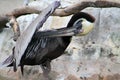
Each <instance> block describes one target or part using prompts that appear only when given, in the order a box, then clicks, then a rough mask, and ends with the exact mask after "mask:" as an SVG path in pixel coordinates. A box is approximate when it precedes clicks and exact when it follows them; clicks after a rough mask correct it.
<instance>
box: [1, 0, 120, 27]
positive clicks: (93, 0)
mask: <svg viewBox="0 0 120 80" xmlns="http://www.w3.org/2000/svg"><path fill="white" fill-rule="evenodd" d="M87 7H100V8H106V7H118V8H119V7H120V1H119V0H114V1H113V0H82V1H80V2H77V4H74V5H71V6H68V7H66V8H63V9H56V10H55V12H54V13H53V14H52V16H68V15H71V14H74V13H77V12H79V11H81V10H83V9H85V8H87ZM40 12H41V9H39V10H38V9H36V8H34V7H30V6H28V7H21V8H17V9H14V10H13V11H11V12H8V13H7V14H4V15H0V28H2V27H3V26H4V25H5V24H6V22H8V21H9V20H10V19H11V16H14V17H19V16H21V15H25V14H31V13H37V14H38V13H40Z"/></svg>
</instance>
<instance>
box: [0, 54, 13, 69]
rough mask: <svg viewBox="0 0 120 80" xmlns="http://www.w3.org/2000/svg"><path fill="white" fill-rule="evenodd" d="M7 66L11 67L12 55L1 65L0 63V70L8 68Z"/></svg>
mask: <svg viewBox="0 0 120 80" xmlns="http://www.w3.org/2000/svg"><path fill="white" fill-rule="evenodd" d="M9 66H13V55H10V56H9V57H8V58H7V59H5V60H4V61H3V62H2V63H0V68H4V67H9Z"/></svg>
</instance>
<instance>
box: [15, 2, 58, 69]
mask: <svg viewBox="0 0 120 80" xmlns="http://www.w3.org/2000/svg"><path fill="white" fill-rule="evenodd" d="M59 5H60V2H59V1H55V2H53V3H52V4H51V5H49V6H48V7H47V8H46V9H44V10H43V11H42V12H41V13H40V14H39V16H38V17H37V18H36V19H35V20H34V21H33V22H32V23H31V24H30V25H29V26H28V28H27V29H26V30H25V31H24V32H23V34H22V35H21V36H20V37H19V38H18V40H17V42H16V46H15V49H14V51H13V54H14V59H13V64H14V70H17V67H18V65H19V64H20V60H21V57H22V56H23V54H24V52H25V50H26V48H27V46H28V44H29V43H30V41H31V38H32V36H33V35H34V33H35V32H36V31H37V30H38V29H39V28H40V27H42V25H43V23H44V22H45V21H46V19H47V18H48V17H49V16H50V15H51V14H52V13H53V11H54V10H55V9H56V8H58V7H59Z"/></svg>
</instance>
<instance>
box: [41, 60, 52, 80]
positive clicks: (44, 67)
mask: <svg viewBox="0 0 120 80" xmlns="http://www.w3.org/2000/svg"><path fill="white" fill-rule="evenodd" d="M50 62H51V60H47V61H46V62H44V63H42V64H41V68H42V71H43V75H44V77H45V79H46V80H50V77H49V73H50V71H51V65H50Z"/></svg>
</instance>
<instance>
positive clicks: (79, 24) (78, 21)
mask: <svg viewBox="0 0 120 80" xmlns="http://www.w3.org/2000/svg"><path fill="white" fill-rule="evenodd" d="M82 22H83V19H78V20H77V21H75V23H74V24H73V26H74V27H76V28H77V29H81V28H82Z"/></svg>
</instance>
